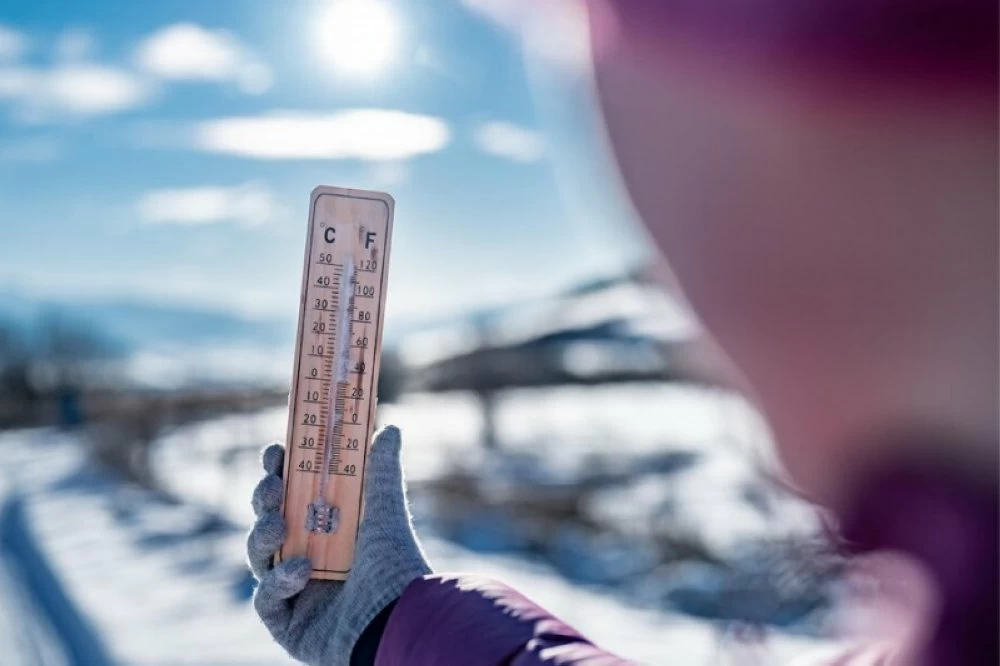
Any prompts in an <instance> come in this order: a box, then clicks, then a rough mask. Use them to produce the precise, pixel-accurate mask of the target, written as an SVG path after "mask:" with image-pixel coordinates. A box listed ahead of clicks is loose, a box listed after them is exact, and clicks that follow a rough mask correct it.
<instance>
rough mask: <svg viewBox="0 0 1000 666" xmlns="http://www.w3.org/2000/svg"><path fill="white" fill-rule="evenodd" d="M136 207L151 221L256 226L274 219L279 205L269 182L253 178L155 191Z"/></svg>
mask: <svg viewBox="0 0 1000 666" xmlns="http://www.w3.org/2000/svg"><path fill="white" fill-rule="evenodd" d="M136 209H137V211H138V213H139V218H140V220H142V221H143V222H146V223H149V224H180V225H186V226H202V225H206V224H215V223H218V222H235V223H237V224H241V225H244V226H256V225H259V224H263V223H264V222H267V221H269V220H271V219H273V218H274V217H275V216H276V213H277V209H278V206H277V203H276V201H275V197H274V194H273V193H272V192H271V190H270V189H269V188H268V187H267V186H266V185H264V184H262V183H258V182H254V181H251V182H247V183H244V184H242V185H237V186H235V187H217V186H204V187H189V188H182V189H164V190H152V191H150V192H146V193H145V194H143V195H142V196H141V197H139V201H138V202H137V204H136Z"/></svg>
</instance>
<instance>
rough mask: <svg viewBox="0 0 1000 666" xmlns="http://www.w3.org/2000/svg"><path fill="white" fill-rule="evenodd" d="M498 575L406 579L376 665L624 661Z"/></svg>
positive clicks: (607, 665)
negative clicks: (501, 579) (505, 583)
mask: <svg viewBox="0 0 1000 666" xmlns="http://www.w3.org/2000/svg"><path fill="white" fill-rule="evenodd" d="M627 663H628V662H626V661H625V660H623V659H620V658H618V657H615V656H614V655H611V654H609V653H607V652H605V651H603V650H601V649H599V648H597V647H595V646H594V645H593V644H592V643H591V642H590V641H588V640H587V639H585V638H584V637H583V636H581V635H580V634H579V633H577V632H576V630H574V629H573V628H572V627H570V626H568V625H566V624H564V623H563V622H561V621H560V620H558V619H556V618H555V617H553V616H552V615H550V614H549V613H548V612H547V611H545V610H544V609H542V608H541V607H539V606H537V605H536V604H534V603H533V602H532V601H530V600H529V599H528V598H526V597H525V596H523V595H521V594H519V593H518V592H516V591H515V590H513V589H511V588H509V587H507V586H506V585H504V584H503V583H499V582H496V581H493V580H489V579H485V578H481V577H478V576H471V575H432V576H424V577H423V578H418V579H417V580H415V581H413V582H412V583H410V585H409V586H408V587H407V588H406V590H405V591H404V592H403V595H402V596H401V597H400V598H399V601H398V602H397V603H396V607H395V608H394V609H393V611H392V615H391V616H390V617H389V622H388V624H387V625H386V628H385V633H384V634H382V640H381V642H380V644H379V648H378V654H377V656H376V659H375V664H376V666H412V665H413V664H421V665H423V664H426V665H428V666H430V665H442V666H447V665H449V664H456V665H457V664H461V665H462V666H494V665H495V666H536V665H537V666H541V665H542V664H545V665H547V666H552V665H553V664H573V665H574V666H623V665H625V664H627Z"/></svg>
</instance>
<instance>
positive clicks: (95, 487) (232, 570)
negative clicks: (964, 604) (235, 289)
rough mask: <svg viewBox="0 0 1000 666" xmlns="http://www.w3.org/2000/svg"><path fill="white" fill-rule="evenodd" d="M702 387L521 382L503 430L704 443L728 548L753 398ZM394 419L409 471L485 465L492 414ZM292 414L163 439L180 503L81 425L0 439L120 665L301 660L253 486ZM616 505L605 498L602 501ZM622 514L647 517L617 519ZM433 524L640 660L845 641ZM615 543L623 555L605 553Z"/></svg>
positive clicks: (688, 494) (508, 435)
mask: <svg viewBox="0 0 1000 666" xmlns="http://www.w3.org/2000/svg"><path fill="white" fill-rule="evenodd" d="M716 397H719V399H723V398H722V397H721V396H716ZM705 398H706V396H705V395H700V396H699V395H686V394H682V393H677V392H674V391H671V390H669V389H653V388H650V387H625V388H623V389H620V390H619V391H618V392H617V393H602V392H601V391H600V390H597V391H593V390H591V391H587V392H578V391H575V390H571V389H566V390H559V391H550V392H547V393H546V394H545V395H540V394H538V393H532V392H524V393H515V394H514V395H512V396H511V397H510V398H509V399H508V400H506V401H505V402H504V403H503V405H502V407H501V410H500V419H499V423H500V431H501V433H502V437H501V441H502V442H503V445H504V446H505V447H507V446H509V447H511V448H512V449H515V450H520V451H523V452H525V453H526V454H529V455H534V456H537V459H539V460H545V459H552V460H556V461H558V463H559V464H558V465H555V467H557V468H559V467H561V468H563V469H564V470H569V472H567V473H572V470H574V469H579V468H580V467H581V466H583V465H586V464H587V461H588V460H590V458H589V457H588V456H591V455H593V454H595V453H607V452H608V450H609V449H612V450H614V451H616V452H619V453H620V455H621V456H623V457H624V456H625V454H626V453H627V454H628V455H630V456H631V455H636V456H641V455H644V454H648V453H650V452H651V451H654V450H656V449H657V448H661V447H663V446H670V447H674V448H677V449H678V450H692V451H696V452H698V453H700V454H701V455H703V456H705V460H706V461H709V462H710V464H708V465H702V466H699V467H698V468H695V469H692V470H690V472H685V474H690V475H691V478H690V479H689V483H690V487H687V486H685V487H684V489H682V490H681V491H679V492H680V494H681V496H682V497H685V498H689V501H688V502H687V503H686V504H685V506H686V507H688V508H689V509H691V510H692V511H694V510H698V508H699V506H701V505H705V506H704V507H702V508H701V509H700V511H701V512H699V513H696V514H695V515H696V516H697V517H696V518H695V519H694V521H695V522H698V523H701V522H705V523H706V526H707V527H708V528H710V529H709V531H710V532H711V531H712V530H716V531H717V532H718V534H719V535H720V536H719V537H718V538H719V539H720V544H723V545H725V544H726V543H727V541H726V539H724V538H722V536H721V535H724V534H726V533H727V532H728V530H729V529H730V528H731V527H732V516H731V515H727V511H728V509H727V508H726V507H728V506H730V504H732V505H734V506H735V505H736V503H737V502H738V499H737V498H735V496H733V493H732V492H729V493H727V492H724V491H723V490H722V489H720V488H716V489H713V490H711V492H709V491H708V490H706V488H707V487H708V486H711V484H712V483H714V482H716V481H718V480H720V479H727V481H726V482H725V483H726V487H731V486H732V487H735V486H733V482H734V480H740V479H743V478H744V477H745V476H746V475H749V473H750V471H751V470H750V468H749V467H740V466H739V464H738V463H737V462H734V461H736V459H737V458H738V456H736V455H735V454H734V453H733V452H732V451H730V452H728V453H722V454H720V453H719V452H718V451H717V450H715V449H713V447H712V446H711V442H712V441H713V440H714V441H718V438H719V437H720V435H721V436H725V437H735V434H736V433H738V432H739V433H742V432H744V431H746V430H747V429H751V428H753V427H755V426H753V425H752V416H751V415H750V414H743V415H742V416H740V417H739V419H736V420H733V419H730V420H729V422H728V424H722V425H719V424H718V415H719V413H720V410H721V412H724V413H726V414H728V415H730V416H732V415H735V414H741V412H740V408H739V407H738V406H737V407H734V406H733V405H731V404H729V405H725V406H721V407H720V405H718V404H714V403H713V401H712V400H706V399H705ZM706 403H707V404H706ZM380 417H381V418H382V420H383V421H385V422H393V423H397V424H399V425H401V427H402V428H403V432H404V457H405V459H404V464H405V466H406V469H407V473H408V476H409V479H410V481H411V483H414V484H419V483H421V482H423V481H426V480H427V479H430V478H432V477H433V476H434V475H436V474H439V473H440V472H441V471H442V470H446V469H448V468H449V467H450V466H451V465H452V464H453V462H454V461H455V460H466V461H481V462H484V463H488V462H489V458H487V457H485V456H483V454H482V452H481V451H480V447H479V445H478V442H479V435H480V428H481V421H480V417H479V412H478V409H477V405H476V403H475V401H474V400H473V399H472V398H471V397H469V396H466V395H451V396H413V397H410V398H408V399H407V400H405V401H404V402H402V403H401V404H398V405H385V406H384V407H382V408H380ZM285 419H286V410H285V409H284V408H277V409H271V410H265V411H263V412H260V413H257V414H252V415H239V416H227V417H223V418H219V419H215V420H212V421H209V422H205V423H202V424H197V425H193V426H188V427H183V428H179V429H177V430H174V431H173V432H171V433H169V434H167V435H166V436H164V437H163V438H162V439H161V440H160V442H159V443H158V446H157V447H156V459H155V469H156V470H157V474H158V476H159V477H160V479H161V480H162V482H163V483H164V485H165V487H166V489H167V491H168V492H169V494H170V495H171V496H173V497H177V498H181V500H182V501H180V502H178V501H175V500H171V499H169V498H167V497H164V496H161V495H159V494H156V493H152V492H150V491H146V490H141V489H138V488H134V487H131V486H128V485H126V484H125V483H123V482H122V481H121V480H119V479H117V478H115V477H114V476H112V475H110V474H109V473H107V472H104V471H101V470H100V469H97V468H96V467H95V464H94V463H93V462H92V461H91V460H89V459H88V457H87V456H86V453H85V450H84V446H83V443H82V439H81V437H80V436H79V435H76V434H67V433H62V432H58V431H55V430H50V429H41V430H31V431H20V432H12V433H7V434H0V480H3V481H4V482H5V483H4V484H3V485H0V494H3V492H4V491H3V488H4V487H6V488H7V489H8V490H7V491H6V492H11V491H10V489H11V488H17V489H19V490H20V492H22V493H23V494H24V496H25V501H26V505H27V512H28V516H29V518H30V522H31V525H32V529H33V533H34V537H35V539H36V540H37V543H38V547H39V548H40V549H41V550H42V552H43V553H44V554H45V556H46V557H47V558H48V560H49V562H50V565H51V566H52V568H54V569H55V570H56V571H57V572H58V575H59V578H60V581H61V583H62V585H64V586H65V588H66V591H67V593H68V594H69V596H70V597H71V598H72V599H73V600H74V601H75V602H76V603H77V604H78V605H79V607H80V608H81V609H82V611H83V612H84V613H85V614H86V616H87V617H88V618H89V619H90V620H91V621H92V623H93V624H94V626H96V628H97V629H98V631H99V632H100V634H101V635H102V636H103V638H104V641H105V643H106V644H107V645H108V646H109V648H110V649H111V651H112V652H113V654H114V657H115V658H116V660H118V661H119V662H120V663H121V664H136V665H148V666H166V665H168V664H197V665H204V666H208V665H209V664H218V665H226V666H230V665H231V666H244V665H246V666H251V665H257V664H261V665H263V664H269V665H270V664H282V663H292V662H291V661H290V660H289V659H288V658H287V657H286V656H285V655H284V654H283V652H282V651H281V649H280V648H279V647H278V646H276V645H275V644H274V643H273V642H272V641H271V639H270V637H269V636H268V634H267V632H266V630H265V629H264V628H263V627H262V625H261V624H260V623H259V621H258V619H257V618H256V617H255V615H254V612H253V610H252V608H251V605H250V603H249V601H248V598H249V592H250V581H249V579H248V577H247V575H246V568H245V565H244V563H243V557H244V556H243V540H244V534H245V530H246V529H247V528H248V527H249V525H250V523H251V521H252V512H251V510H250V506H249V497H250V493H251V490H252V488H253V486H254V484H255V483H256V482H257V480H258V479H259V476H260V473H261V472H260V468H259V462H258V452H259V450H260V449H261V448H262V447H263V446H264V445H265V444H266V443H268V442H269V441H273V440H281V439H284V430H285ZM741 419H742V420H741ZM716 456H719V458H718V460H717V461H714V460H715V457H716ZM712 461H714V462H712ZM701 467H705V469H704V470H701ZM699 475H700V476H699ZM699 479H700V480H699ZM626 492H630V491H626ZM632 492H634V494H633V495H626V496H623V498H619V499H620V500H621V502H620V503H629V504H631V505H633V509H634V510H635V511H636V512H637V515H647V514H648V511H649V510H650V507H655V506H656V504H657V502H659V501H661V499H662V498H661V495H662V492H663V489H662V488H657V487H656V486H655V484H654V485H651V486H648V487H647V486H645V485H642V484H638V485H636V487H635V488H634V489H632ZM706 493H707V494H706ZM0 499H2V498H0ZM611 503H612V500H611V498H609V501H608V502H606V503H604V505H605V506H606V505H607V504H611ZM636 507H639V508H636ZM706 507H707V508H706ZM793 513H794V512H791V513H789V516H788V520H784V519H782V520H775V521H771V522H770V523H768V524H759V525H758V524H754V525H753V528H752V531H754V532H755V533H756V532H764V531H773V530H778V531H785V532H789V531H791V532H794V531H795V530H802V529H806V528H807V527H808V525H807V523H808V521H807V520H804V519H802V517H801V516H797V515H792V514H793ZM220 516H221V518H220ZM608 519H609V520H620V521H632V520H633V518H631V517H629V516H627V515H620V516H618V515H614V514H612V515H610V516H609V517H608ZM741 520H742V519H741ZM778 523H781V524H780V525H778ZM748 524H750V523H749V521H748ZM234 526H235V527H234ZM419 529H420V531H421V539H422V542H423V545H424V547H425V550H426V551H427V553H428V556H429V559H430V561H431V563H432V565H433V566H434V567H435V569H436V570H438V571H442V572H460V571H461V572H475V573H478V574H483V575H486V576H490V577H494V578H497V579H499V580H502V581H504V582H506V583H508V584H510V585H512V586H514V587H515V588H517V589H519V590H522V591H524V592H525V593H526V594H528V595H529V596H530V597H531V598H532V599H534V600H535V601H537V602H538V603H540V604H541V605H542V606H544V607H546V608H548V609H549V610H550V611H552V612H553V613H555V614H556V615H558V616H560V617H561V618H562V619H564V620H565V621H567V622H569V623H570V624H572V625H574V626H576V627H577V628H578V629H579V630H580V631H581V632H582V633H583V634H584V635H586V636H588V637H589V638H591V639H592V640H594V641H595V642H596V643H597V644H599V645H601V646H602V647H605V648H606V649H608V650H610V651H612V652H615V653H617V654H620V655H621V656H623V657H626V658H630V659H634V660H638V661H640V662H646V663H670V662H671V661H675V660H676V661H677V662H678V663H680V662H681V661H683V663H685V664H725V663H734V664H735V663H752V660H751V657H752V655H748V654H747V651H751V652H755V653H756V652H757V651H765V652H766V655H767V662H768V663H775V664H778V663H786V662H788V661H789V660H791V659H793V658H797V657H800V656H802V654H803V651H805V654H807V655H808V654H824V653H828V652H829V651H830V650H831V649H833V648H835V647H836V646H834V645H833V644H829V643H824V642H821V641H817V640H816V639H812V638H805V637H801V636H794V635H790V634H785V633H782V632H777V631H775V632H771V633H770V634H769V638H768V640H767V641H766V645H761V646H759V647H754V646H747V644H746V643H745V642H734V641H731V640H729V639H728V638H727V637H726V636H724V635H723V633H722V630H721V629H720V626H721V625H715V624H713V623H710V622H706V621H701V620H697V619H693V618H691V617H688V616H685V615H682V614H679V613H675V612H664V611H659V610H651V609H645V608H639V607H637V606H635V605H633V604H632V603H631V602H629V601H627V600H626V599H624V598H622V597H620V596H615V595H613V594H611V593H609V592H607V591H602V590H598V589H588V588H584V587H581V586H578V585H575V584H573V583H571V582H569V581H568V580H566V579H565V578H562V577H561V576H560V575H558V574H557V573H556V572H555V571H553V570H552V569H551V568H550V567H549V566H548V565H546V564H544V563H541V562H538V561H531V560H527V559H523V558H520V557H516V556H513V555H505V554H483V553H479V552H472V551H470V550H467V549H465V548H463V547H460V546H458V545H455V544H454V543H451V542H448V541H445V540H444V539H442V538H440V537H438V536H437V535H436V534H435V533H434V532H433V530H429V529H424V528H423V527H422V526H421V527H420V528H419ZM713 538H716V537H713ZM619 555H627V554H619ZM608 556H609V557H612V556H617V555H615V553H613V552H611V551H609V555H608ZM3 575H5V572H4V568H3V566H2V564H0V616H8V617H9V611H10V602H9V601H8V595H6V594H2V590H3V587H4V586H5V585H9V584H11V583H10V581H7V580H5V579H4V578H3ZM4 632H5V629H4V625H3V624H2V623H0V649H4V650H6V649H7V647H8V646H9V644H10V643H9V641H10V640H11V638H10V635H11V631H10V630H9V629H8V630H7V631H6V633H4ZM5 663H6V662H5ZM15 663H16V662H15ZM29 663H31V662H29ZM44 663H45V664H46V666H48V663H49V662H44ZM53 663H54V662H53ZM18 666H19V665H18Z"/></svg>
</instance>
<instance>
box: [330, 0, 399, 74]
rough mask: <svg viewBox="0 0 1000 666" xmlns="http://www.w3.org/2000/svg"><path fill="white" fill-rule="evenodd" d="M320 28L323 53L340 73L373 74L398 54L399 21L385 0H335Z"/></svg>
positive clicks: (383, 67)
mask: <svg viewBox="0 0 1000 666" xmlns="http://www.w3.org/2000/svg"><path fill="white" fill-rule="evenodd" d="M318 30H319V35H318V39H319V48H320V53H321V54H322V56H323V57H324V59H325V60H326V61H327V62H329V63H330V64H331V65H332V66H333V67H334V69H336V70H337V71H338V72H342V73H344V74H348V75H351V76H358V77H366V76H373V75H375V74H377V73H378V72H379V71H381V70H383V69H385V68H386V67H387V66H388V65H390V64H391V63H392V61H393V60H394V59H395V57H396V50H397V46H398V43H399V24H398V22H397V18H396V15H395V13H394V12H393V11H392V9H391V8H390V7H389V5H388V4H387V3H385V2H383V0H335V2H334V3H333V4H332V5H331V6H330V7H329V8H328V9H327V10H326V12H325V13H324V14H323V15H322V16H321V17H320V20H319V22H318Z"/></svg>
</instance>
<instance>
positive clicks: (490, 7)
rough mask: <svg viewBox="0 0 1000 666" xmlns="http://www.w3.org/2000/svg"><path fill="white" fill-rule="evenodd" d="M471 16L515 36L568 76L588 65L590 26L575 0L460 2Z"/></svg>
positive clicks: (475, 0)
mask: <svg viewBox="0 0 1000 666" xmlns="http://www.w3.org/2000/svg"><path fill="white" fill-rule="evenodd" d="M462 4H463V5H465V7H466V8H467V9H469V10H471V11H473V12H476V13H479V14H482V15H483V16H486V17H487V18H488V19H490V20H491V21H493V22H495V23H497V24H499V25H501V26H503V27H505V28H508V29H510V30H512V31H514V32H515V33H517V34H518V35H519V36H520V37H521V40H522V44H523V45H524V48H525V49H526V50H527V51H528V52H529V53H530V54H531V55H533V56H537V57H538V58H539V59H541V60H543V61H544V62H546V63H548V64H552V65H556V66H558V67H559V68H560V69H562V70H564V71H566V72H568V73H581V72H584V71H586V70H587V68H588V65H589V63H590V25H589V21H588V19H587V10H586V8H585V6H584V3H582V2H579V1H578V0H549V1H548V2H537V0H462Z"/></svg>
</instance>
